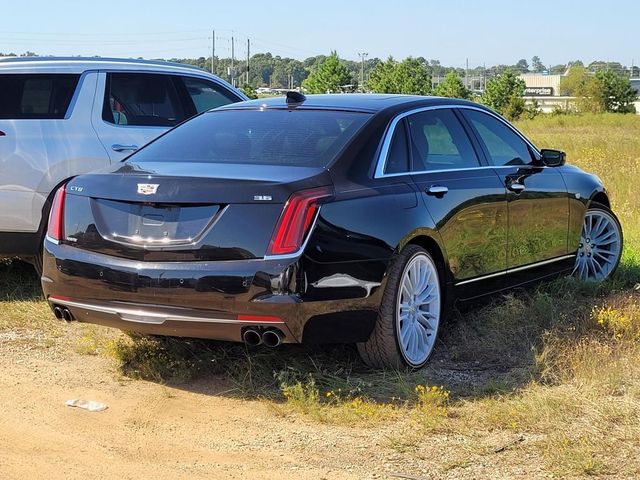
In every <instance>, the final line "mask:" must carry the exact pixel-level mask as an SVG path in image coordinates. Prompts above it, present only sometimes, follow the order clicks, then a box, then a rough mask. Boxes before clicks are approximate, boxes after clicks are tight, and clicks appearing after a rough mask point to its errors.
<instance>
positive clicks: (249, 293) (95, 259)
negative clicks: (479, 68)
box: [42, 240, 384, 343]
mask: <svg viewBox="0 0 640 480" xmlns="http://www.w3.org/2000/svg"><path fill="white" fill-rule="evenodd" d="M336 276H338V277H340V279H341V281H336V278H337V277H336ZM383 276H384V262H373V263H372V262H343V263H335V264H323V265H317V264H311V262H309V261H307V260H304V259H299V258H288V259H255V260H234V261H221V262H162V263H152V262H139V261H136V260H128V259H123V258H118V257H112V256H107V255H102V254H97V253H93V252H88V251H86V250H81V249H79V248H76V247H73V246H68V245H58V244H55V243H53V242H51V241H49V240H47V241H46V242H45V248H44V273H43V277H42V287H43V291H44V293H45V296H46V298H47V300H48V301H49V304H50V305H51V307H52V308H54V307H56V306H58V307H60V308H66V309H68V311H69V312H70V313H71V315H72V316H73V319H74V320H78V321H82V322H88V323H96V324H100V325H106V326H110V327H116V328H119V329H122V330H125V331H132V332H140V333H146V334H158V335H172V336H184V337H197V338H212V339H218V340H229V341H241V340H242V333H243V331H244V330H245V329H246V328H257V329H277V330H279V331H280V332H281V333H282V334H283V335H284V338H283V341H284V342H289V343H291V342H301V341H303V340H304V341H317V342H326V341H330V342H355V341H364V340H366V338H368V336H369V334H370V332H371V330H372V328H373V325H374V323H375V319H376V316H377V310H378V306H379V305H380V298H381V294H382V289H381V288H380V287H381V283H382V280H381V279H382V278H383ZM376 278H378V279H380V281H372V280H375V279H376ZM345 279H347V280H346V281H345Z"/></svg>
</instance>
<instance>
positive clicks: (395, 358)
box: [358, 245, 444, 368]
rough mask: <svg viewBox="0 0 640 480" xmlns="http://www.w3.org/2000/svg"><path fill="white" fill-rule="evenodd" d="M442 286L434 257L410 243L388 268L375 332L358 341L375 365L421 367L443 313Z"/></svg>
mask: <svg viewBox="0 0 640 480" xmlns="http://www.w3.org/2000/svg"><path fill="white" fill-rule="evenodd" d="M441 292H442V288H441V284H440V275H439V272H438V266H437V264H436V262H435V261H434V259H433V257H432V256H431V255H430V254H429V252H427V251H426V250H424V249H423V248H420V247H419V246H417V245H409V246H407V247H406V248H405V249H404V250H403V251H402V252H400V254H399V255H398V256H397V258H396V259H395V260H394V261H393V264H392V265H391V267H390V268H389V271H388V279H387V286H386V288H385V291H384V294H383V297H382V304H381V305H380V313H379V314H378V320H377V322H376V325H375V327H374V330H373V332H372V333H371V336H370V337H369V339H368V340H367V341H366V342H364V343H359V344H358V351H359V352H360V356H361V357H362V359H363V360H364V361H365V363H367V364H368V365H370V366H372V367H389V368H401V367H404V366H409V367H411V368H420V367H422V366H423V365H424V364H425V363H427V360H428V359H429V357H430V356H431V352H432V351H433V348H434V346H435V343H436V337H437V334H438V328H439V326H440V318H441V316H442V306H443V305H444V302H443V301H442V300H443V298H442V293H441Z"/></svg>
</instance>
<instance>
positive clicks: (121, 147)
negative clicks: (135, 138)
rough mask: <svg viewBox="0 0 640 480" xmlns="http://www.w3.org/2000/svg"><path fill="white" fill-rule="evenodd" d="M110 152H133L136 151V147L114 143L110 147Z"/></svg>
mask: <svg viewBox="0 0 640 480" xmlns="http://www.w3.org/2000/svg"><path fill="white" fill-rule="evenodd" d="M111 150H113V151H115V152H135V151H136V150H138V146H137V145H120V144H119V143H115V144H113V145H111Z"/></svg>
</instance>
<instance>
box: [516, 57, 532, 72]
mask: <svg viewBox="0 0 640 480" xmlns="http://www.w3.org/2000/svg"><path fill="white" fill-rule="evenodd" d="M513 69H514V70H517V71H518V72H520V73H527V72H528V71H529V64H528V63H527V61H526V60H525V59H524V58H521V59H520V60H518V62H517V63H516V64H515V65H514V66H513Z"/></svg>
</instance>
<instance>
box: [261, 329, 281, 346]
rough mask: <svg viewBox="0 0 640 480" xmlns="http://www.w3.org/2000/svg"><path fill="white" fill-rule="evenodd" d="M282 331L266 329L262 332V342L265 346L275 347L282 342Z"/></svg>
mask: <svg viewBox="0 0 640 480" xmlns="http://www.w3.org/2000/svg"><path fill="white" fill-rule="evenodd" d="M282 337H283V335H282V332H281V331H280V330H267V331H266V332H264V333H263V334H262V343H264V344H265V345H266V346H267V347H271V348H275V347H278V346H280V344H281V343H282Z"/></svg>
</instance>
